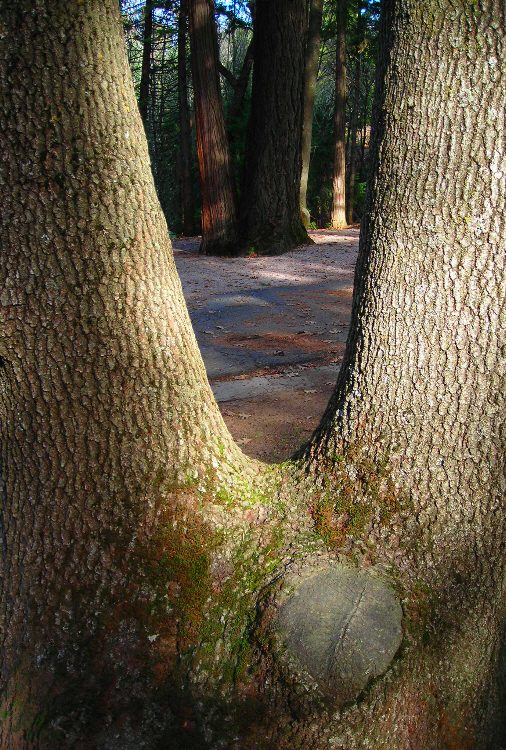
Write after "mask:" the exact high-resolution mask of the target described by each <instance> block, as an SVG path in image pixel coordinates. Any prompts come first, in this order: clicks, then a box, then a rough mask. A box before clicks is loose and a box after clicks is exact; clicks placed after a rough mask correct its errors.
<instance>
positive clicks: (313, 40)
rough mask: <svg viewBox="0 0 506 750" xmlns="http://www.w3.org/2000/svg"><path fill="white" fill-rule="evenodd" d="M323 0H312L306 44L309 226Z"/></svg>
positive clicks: (303, 205)
mask: <svg viewBox="0 0 506 750" xmlns="http://www.w3.org/2000/svg"><path fill="white" fill-rule="evenodd" d="M322 13H323V0H311V3H310V8H309V27H308V33H307V45H306V64H305V72H304V114H303V120H302V174H301V178H300V210H301V215H302V222H303V224H304V226H305V227H306V229H308V228H309V222H310V219H311V217H310V215H309V211H308V208H307V181H308V177H309V162H310V159H311V140H312V133H313V110H314V98H315V92H316V78H317V75H318V59H319V56H320V39H321V26H322Z"/></svg>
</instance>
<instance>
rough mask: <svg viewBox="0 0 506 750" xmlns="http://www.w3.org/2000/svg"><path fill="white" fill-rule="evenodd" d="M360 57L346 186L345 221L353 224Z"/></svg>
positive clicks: (355, 80) (352, 110)
mask: <svg viewBox="0 0 506 750" xmlns="http://www.w3.org/2000/svg"><path fill="white" fill-rule="evenodd" d="M361 62H362V57H361V54H360V52H358V51H357V59H356V60H355V75H354V77H353V104H352V107H351V115H350V125H349V129H350V140H349V148H348V172H347V185H346V220H347V223H348V224H353V207H354V202H355V178H356V171H357V128H358V117H359V111H360V82H361V70H362V65H361Z"/></svg>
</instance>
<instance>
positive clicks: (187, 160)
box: [177, 0, 195, 236]
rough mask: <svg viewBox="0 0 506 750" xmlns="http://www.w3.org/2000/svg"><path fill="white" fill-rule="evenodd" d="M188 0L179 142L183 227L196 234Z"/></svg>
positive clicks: (180, 50)
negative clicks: (189, 81) (189, 86)
mask: <svg viewBox="0 0 506 750" xmlns="http://www.w3.org/2000/svg"><path fill="white" fill-rule="evenodd" d="M187 21H188V17H187V10H186V0H180V4H179V20H178V37H177V71H178V95H179V110H178V115H179V142H180V157H179V158H180V174H179V180H180V199H181V215H182V229H183V233H184V234H185V235H187V236H188V235H192V234H195V223H194V214H195V205H194V200H193V186H192V174H191V162H192V142H191V126H190V111H189V105H188V78H187V74H186V70H187V68H186V27H187Z"/></svg>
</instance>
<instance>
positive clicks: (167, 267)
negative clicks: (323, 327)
mask: <svg viewBox="0 0 506 750" xmlns="http://www.w3.org/2000/svg"><path fill="white" fill-rule="evenodd" d="M2 10H3V23H4V25H5V26H4V30H5V32H6V33H4V34H3V36H2V38H1V40H0V85H1V89H2V98H1V100H0V101H1V104H0V117H1V118H2V122H3V124H4V126H3V128H2V130H1V131H0V146H1V149H2V153H3V155H4V164H3V173H2V182H1V183H0V191H1V201H2V206H3V213H2V218H1V224H0V231H1V241H2V247H3V254H2V259H1V264H0V290H1V291H0V304H1V306H2V315H3V321H4V323H3V328H2V332H1V337H0V356H1V357H2V368H1V374H0V377H1V390H0V399H1V401H0V409H1V417H2V419H1V423H0V430H1V432H0V444H1V466H2V468H1V478H2V482H1V499H2V502H1V505H0V508H1V533H0V539H1V544H2V557H1V565H2V568H1V576H0V585H1V595H2V596H1V610H0V625H1V631H0V632H1V633H2V641H1V646H0V647H1V678H0V679H1V691H2V692H1V694H2V707H1V712H2V713H1V718H2V722H1V723H0V747H1V748H2V750H4V748H6V749H7V748H9V750H10V748H13V747H15V748H16V750H18V749H20V750H25V749H26V750H28V748H30V749H32V748H34V747H37V748H38V749H39V750H40V749H43V750H45V749H46V748H51V750H53V748H58V747H62V748H63V747H64V748H70V747H107V748H118V749H119V748H121V750H129V749H130V748H131V749H132V750H133V748H138V747H141V746H142V745H144V746H145V747H150V748H156V747H164V746H170V747H171V748H175V749H176V748H181V749H182V748H185V750H186V749H187V748H192V747H195V748H198V747H201V748H204V747H213V746H217V745H220V746H228V747H231V748H239V747H240V748H241V750H242V749H243V748H244V749H246V750H252V749H253V748H276V750H285V748H296V750H302V749H303V748H307V747H308V746H309V745H310V746H311V747H315V748H317V750H328V748H329V747H332V746H333V747H341V748H347V749H353V750H355V748H356V749H357V750H358V748H366V747H371V746H372V747H375V748H377V749H378V750H386V749H387V748H388V749H391V748H392V747H395V748H398V749H399V750H408V749H409V750H411V749H412V748H417V749H418V748H420V750H427V749H428V748H431V747H434V746H437V747H445V746H447V747H448V746H449V747H452V745H453V746H454V747H466V746H469V747H475V748H479V749H481V748H490V747H492V748H493V747H500V746H501V744H503V742H504V736H505V734H504V725H503V724H501V718H503V717H501V713H500V711H501V709H503V707H504V696H503V695H502V694H501V691H500V686H501V679H500V678H501V677H502V676H503V675H502V670H503V668H504V667H503V660H502V659H501V658H500V657H501V653H502V652H501V647H502V646H503V645H504V627H503V626H504V614H505V613H504V583H505V559H504V546H505V542H506V514H505V511H504V503H503V500H504V492H505V489H506V487H505V484H506V479H505V477H506V475H505V472H504V455H505V447H506V446H505V441H506V431H505V427H506V423H505V416H504V415H505V406H506V404H505V393H506V389H505V379H506V368H505V362H504V353H503V349H504V330H505V329H506V301H505V297H504V289H505V281H506V279H505V278H504V273H505V270H504V264H502V263H501V262H500V261H501V259H502V253H503V247H504V241H505V239H506V218H505V217H506V212H505V210H504V209H505V202H506V185H505V182H504V179H503V172H502V162H501V158H502V151H501V146H502V141H501V139H502V138H503V136H504V134H503V132H502V130H501V123H500V122H499V119H498V118H497V112H502V111H504V108H505V105H506V101H505V100H506V85H505V84H506V80H505V75H506V73H505V71H504V68H503V67H502V66H500V64H499V61H500V60H501V59H503V56H504V52H505V31H504V28H505V27H504V24H503V20H504V17H503V7H502V4H501V3H500V2H499V0H484V1H482V2H480V4H479V6H475V5H474V4H470V3H466V4H464V3H460V2H459V3H456V2H454V1H453V0H435V1H434V2H433V3H432V4H431V6H430V8H427V6H423V7H421V5H420V4H419V3H418V2H415V0H386V2H385V4H384V20H383V24H384V28H383V45H382V54H381V60H380V64H381V70H382V76H381V80H382V82H383V83H382V85H381V87H380V90H379V92H378V94H379V98H378V104H377V110H376V130H375V137H374V141H373V165H374V179H373V184H372V192H371V195H370V199H369V212H368V219H367V221H366V222H365V224H364V233H363V236H362V240H361V248H360V257H359V262H358V264H357V284H356V289H355V296H354V306H353V320H352V328H351V333H350V337H349V340H348V343H347V349H346V356H345V360H344V364H343V368H342V370H341V372H340V375H339V379H338V383H337V387H336V391H335V394H334V397H333V398H332V400H331V402H330V404H329V407H328V409H327V412H326V414H325V416H324V418H323V421H322V424H321V427H320V429H319V430H318V432H317V434H316V435H315V436H314V438H313V440H312V442H311V444H310V445H309V446H308V447H307V449H306V450H305V451H302V452H301V456H300V458H299V461H298V462H291V463H290V464H288V465H282V466H279V467H275V468H274V469H269V470H267V469H266V467H263V466H262V465H259V464H258V463H256V462H253V461H249V460H248V459H246V458H245V457H244V456H243V455H242V454H241V453H240V451H239V449H238V448H237V447H236V446H235V445H234V443H233V441H232V440H231V438H230V436H229V434H228V432H227V430H226V428H225V426H224V424H223V421H222V420H221V417H220V415H219V412H218V409H217V406H216V404H215V402H214V399H213V398H212V395H211V391H210V389H209V386H208V383H207V380H206V377H205V372H204V367H203V364H202V361H201V358H200V355H199V353H198V349H197V347H196V343H195V339H194V336H193V334H192V332H191V327H190V324H189V319H188V315H187V313H186V310H185V306H184V302H183V298H182V293H181V287H180V283H179V281H178V279H177V276H176V273H175V269H174V264H173V262H172V259H171V257H170V243H169V240H168V233H167V228H166V224H165V221H164V219H163V215H162V212H161V210H160V207H159V205H158V201H157V198H156V194H155V190H154V186H153V182H152V177H151V173H150V170H149V165H148V152H147V148H146V141H145V137H144V131H143V127H142V122H141V119H140V116H139V114H138V111H137V107H136V102H135V99H134V95H133V91H132V86H131V80H130V74H129V72H128V68H127V62H126V58H125V53H124V47H123V40H122V38H121V35H120V27H119V23H118V10H117V4H116V2H115V0H110V1H109V2H108V3H106V4H105V5H104V3H103V2H102V0H100V2H99V0H89V2H88V3H80V2H79V0H71V2H68V0H66V2H63V0H57V2H55V1H54V0H47V1H46V2H45V3H42V2H41V3H40V4H39V6H38V12H37V14H33V13H32V12H31V11H32V3H31V0H21V1H20V0H16V2H14V0H4V3H3V7H2ZM450 11H451V12H450ZM20 12H21V13H23V23H20ZM456 40H460V43H459V44H455V41H456ZM63 53H65V56H66V59H67V60H70V61H73V62H74V64H73V65H69V66H68V67H66V66H62V65H61V56H62V55H63ZM69 70H72V75H70V74H69ZM90 92H93V97H90ZM483 101H486V102H487V103H488V108H487V110H484V109H483V106H482V104H483ZM413 134H416V137H414V136H413ZM463 134H464V135H463ZM434 144H436V145H437V149H435V148H434ZM415 160H416V163H417V165H418V169H417V170H416V171H415V170H412V169H406V164H409V163H411V162H414V161H415ZM450 176H451V186H450V189H448V186H449V185H450V181H449V179H450ZM442 186H444V187H445V188H447V189H442ZM421 219H423V220H421ZM429 250H430V251H431V252H429ZM343 561H345V562H347V567H346V568H345V569H343V567H342V566H341V563H342V562H343ZM371 567H372V568H373V573H371V572H370V568H371ZM387 571H388V577H389V579H390V580H392V581H394V582H395V591H394V589H393V588H391V587H390V586H389V585H388V583H387V582H386V580H385V579H386V575H387ZM347 592H348V593H347ZM350 592H351V594H350V595H348V594H349V593H350ZM400 601H402V610H401V607H400V603H399V602H400ZM301 607H302V614H303V616H301ZM336 613H340V614H341V615H342V617H341V618H339V617H336ZM401 614H402V648H401V650H400V651H399V652H398V654H397V658H396V659H394V660H393V661H391V659H392V657H393V651H395V648H396V646H397V645H398V643H399V640H400V637H401V632H400V630H399V625H398V622H397V621H396V619H395V618H396V617H399V618H400V616H401ZM390 615H392V617H393V619H392V617H391V616H390ZM378 633H380V634H381V638H382V639H383V641H384V643H388V646H389V648H388V654H387V657H388V658H387V659H386V661H385V660H383V662H382V663H381V664H380V663H379V660H378V649H377V648H376V647H375V645H374V643H373V642H374V641H375V639H376V638H377V635H378ZM294 636H297V637H294ZM298 636H302V637H303V640H302V641H301V640H300V638H299V637H298ZM301 644H302V645H301ZM380 645H381V644H380ZM379 650H380V651H381V649H379ZM386 670H387V671H386ZM371 673H372V674H374V675H376V679H375V680H374V681H373V682H372V683H371V682H368V680H369V679H370V675H371ZM266 675H267V676H268V678H267V679H266Z"/></svg>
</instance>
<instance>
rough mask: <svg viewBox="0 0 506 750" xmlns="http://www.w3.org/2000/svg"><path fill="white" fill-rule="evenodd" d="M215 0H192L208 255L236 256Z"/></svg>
mask: <svg viewBox="0 0 506 750" xmlns="http://www.w3.org/2000/svg"><path fill="white" fill-rule="evenodd" d="M213 8H214V3H213V0H188V10H189V20H190V46H191V62H192V76H193V94H194V100H195V125H196V133H197V156H198V162H199V171H200V192H201V200H202V243H201V247H200V252H201V253H204V254H206V255H237V253H238V243H237V215H236V211H237V208H236V197H235V188H234V180H233V174H232V167H231V161H230V153H229V146H228V140H227V133H226V130H225V118H224V114H223V101H222V98H221V89H220V81H219V75H218V44H217V38H216V27H215V20H214V12H213Z"/></svg>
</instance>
